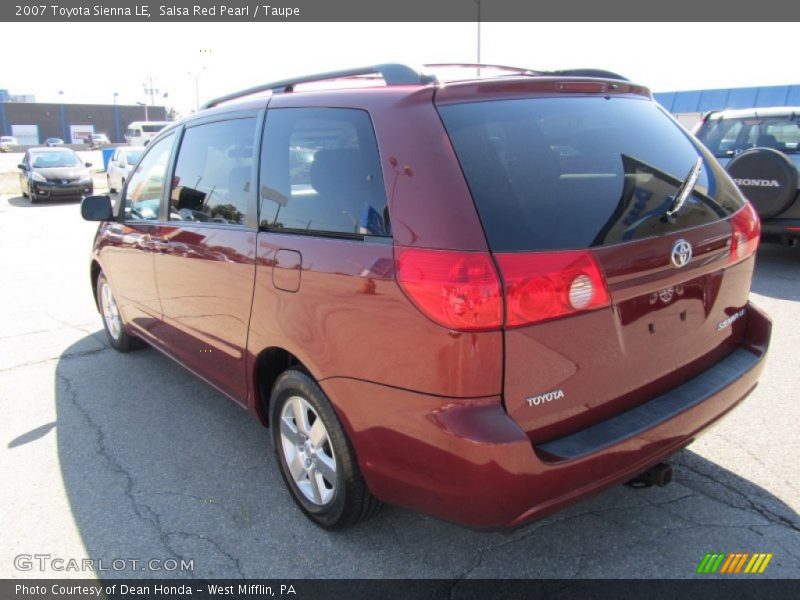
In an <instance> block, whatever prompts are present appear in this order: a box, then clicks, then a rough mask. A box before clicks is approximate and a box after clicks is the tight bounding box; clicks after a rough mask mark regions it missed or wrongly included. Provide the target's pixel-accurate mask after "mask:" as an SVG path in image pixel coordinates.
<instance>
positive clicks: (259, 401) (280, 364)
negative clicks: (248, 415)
mask: <svg viewBox="0 0 800 600" xmlns="http://www.w3.org/2000/svg"><path fill="white" fill-rule="evenodd" d="M291 368H294V369H299V370H301V371H303V372H304V373H306V374H307V375H308V376H309V377H311V378H313V379H314V380H315V381H316V380H317V379H316V378H315V377H314V375H313V374H312V373H311V371H310V370H309V368H308V367H307V366H306V365H305V364H303V362H302V361H301V360H300V359H299V358H297V356H295V355H294V354H292V353H291V352H289V351H288V350H286V349H285V348H281V347H280V346H269V347H267V348H264V349H263V350H262V351H261V352H259V353H258V356H257V357H256V360H255V368H254V369H253V389H254V390H255V395H256V398H255V410H256V415H257V416H258V420H259V421H261V424H262V425H264V426H265V427H269V401H270V394H271V393H272V387H273V386H274V385H275V381H276V380H277V379H278V377H279V376H280V375H281V373H283V372H284V371H286V370H288V369H291Z"/></svg>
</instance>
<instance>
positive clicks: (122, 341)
mask: <svg viewBox="0 0 800 600" xmlns="http://www.w3.org/2000/svg"><path fill="white" fill-rule="evenodd" d="M106 293H107V294H108V297H106V296H105V294H106ZM109 300H110V302H109ZM112 305H113V307H112ZM97 306H98V308H99V309H100V314H101V316H102V317H103V329H104V330H105V332H106V338H107V339H108V343H109V344H111V346H112V347H113V348H114V349H116V350H119V351H120V352H130V351H131V350H137V349H139V348H142V347H144V345H145V343H144V342H143V341H142V340H141V339H139V338H138V337H135V336H132V335H130V334H129V333H128V332H127V331H125V324H124V323H123V321H122V315H120V313H119V308H118V307H117V302H116V300H115V299H114V294H113V293H112V291H111V285H110V284H109V283H108V280H107V279H106V276H105V275H103V273H102V272H101V273H100V274H99V275H98V276H97Z"/></svg>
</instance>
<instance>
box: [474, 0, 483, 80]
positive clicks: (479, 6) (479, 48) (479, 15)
mask: <svg viewBox="0 0 800 600" xmlns="http://www.w3.org/2000/svg"><path fill="white" fill-rule="evenodd" d="M473 2H475V4H477V5H478V61H477V62H478V64H481V0H473ZM480 76H481V68H480V67H478V77H480Z"/></svg>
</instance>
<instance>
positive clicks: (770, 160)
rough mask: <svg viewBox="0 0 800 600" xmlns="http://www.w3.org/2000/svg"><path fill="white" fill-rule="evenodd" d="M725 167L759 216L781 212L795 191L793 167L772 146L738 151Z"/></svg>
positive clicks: (792, 164) (795, 180)
mask: <svg viewBox="0 0 800 600" xmlns="http://www.w3.org/2000/svg"><path fill="white" fill-rule="evenodd" d="M726 169H727V171H728V173H729V174H730V176H731V177H732V178H733V180H734V181H735V182H736V185H738V186H739V189H740V190H742V194H744V196H745V198H747V199H748V200H750V202H752V203H753V206H755V207H756V210H757V211H758V214H759V215H760V216H761V217H762V218H767V217H774V216H775V215H777V214H780V213H782V212H783V211H784V210H786V209H787V208H789V205H790V204H791V203H792V201H793V200H794V198H795V196H796V195H797V168H796V167H795V166H794V163H792V161H791V160H789V159H788V158H787V157H786V155H785V154H781V153H780V152H778V151H777V150H774V149H772V148H752V149H750V150H747V151H746V152H742V153H741V154H739V155H738V156H736V157H734V158H733V160H731V161H730V162H729V163H728V165H727V167H726Z"/></svg>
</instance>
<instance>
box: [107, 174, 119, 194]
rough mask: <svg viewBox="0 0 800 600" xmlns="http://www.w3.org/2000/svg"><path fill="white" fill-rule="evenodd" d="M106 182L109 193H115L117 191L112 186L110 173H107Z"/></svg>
mask: <svg viewBox="0 0 800 600" xmlns="http://www.w3.org/2000/svg"><path fill="white" fill-rule="evenodd" d="M106 183H107V184H108V193H109V194H113V193H115V192H116V191H117V190H116V189H115V188H113V187H111V177H110V176H109V175H106Z"/></svg>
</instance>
